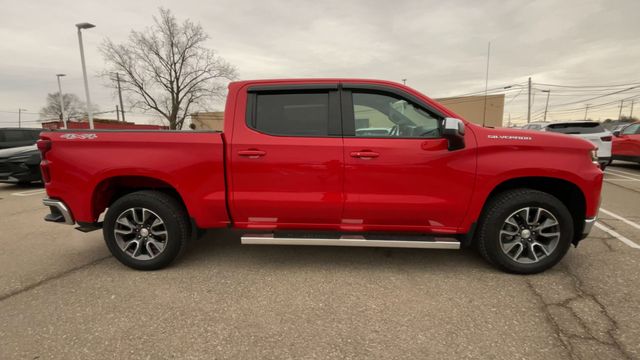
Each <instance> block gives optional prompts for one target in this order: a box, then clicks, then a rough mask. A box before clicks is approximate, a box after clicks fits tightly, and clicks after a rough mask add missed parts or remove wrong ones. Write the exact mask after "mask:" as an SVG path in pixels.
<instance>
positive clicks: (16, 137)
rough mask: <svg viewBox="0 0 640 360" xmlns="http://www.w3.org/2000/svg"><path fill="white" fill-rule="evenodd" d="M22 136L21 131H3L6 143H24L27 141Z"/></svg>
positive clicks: (23, 135)
mask: <svg viewBox="0 0 640 360" xmlns="http://www.w3.org/2000/svg"><path fill="white" fill-rule="evenodd" d="M25 135H26V134H23V131H22V130H5V131H4V141H6V142H14V141H24V140H28V138H27V137H26V136H25Z"/></svg>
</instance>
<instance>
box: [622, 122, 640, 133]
mask: <svg viewBox="0 0 640 360" xmlns="http://www.w3.org/2000/svg"><path fill="white" fill-rule="evenodd" d="M639 131H640V124H633V125H629V126H627V127H626V128H624V130H622V133H623V134H624V135H633V134H638V132H639Z"/></svg>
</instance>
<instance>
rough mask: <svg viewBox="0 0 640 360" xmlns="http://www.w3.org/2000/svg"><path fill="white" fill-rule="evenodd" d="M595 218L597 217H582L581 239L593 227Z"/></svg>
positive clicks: (587, 234)
mask: <svg viewBox="0 0 640 360" xmlns="http://www.w3.org/2000/svg"><path fill="white" fill-rule="evenodd" d="M596 220H598V218H597V217H593V218H589V219H584V227H583V228H582V234H581V236H580V239H581V240H582V239H584V238H586V237H587V236H589V233H590V232H591V229H592V228H593V224H595V223H596Z"/></svg>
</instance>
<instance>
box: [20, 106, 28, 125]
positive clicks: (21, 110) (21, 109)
mask: <svg viewBox="0 0 640 360" xmlns="http://www.w3.org/2000/svg"><path fill="white" fill-rule="evenodd" d="M23 111H27V109H23V108H19V109H18V127H19V128H21V127H22V112H23Z"/></svg>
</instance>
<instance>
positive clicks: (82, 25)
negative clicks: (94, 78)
mask: <svg viewBox="0 0 640 360" xmlns="http://www.w3.org/2000/svg"><path fill="white" fill-rule="evenodd" d="M76 27H77V28H78V44H79V45H80V61H81V62H82V75H83V76H84V94H85V96H86V98H87V114H88V115H89V129H93V111H92V110H91V97H89V80H87V66H86V65H85V63H84V46H82V29H91V28H94V27H96V26H95V25H93V24H90V23H86V22H85V23H80V24H76Z"/></svg>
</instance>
